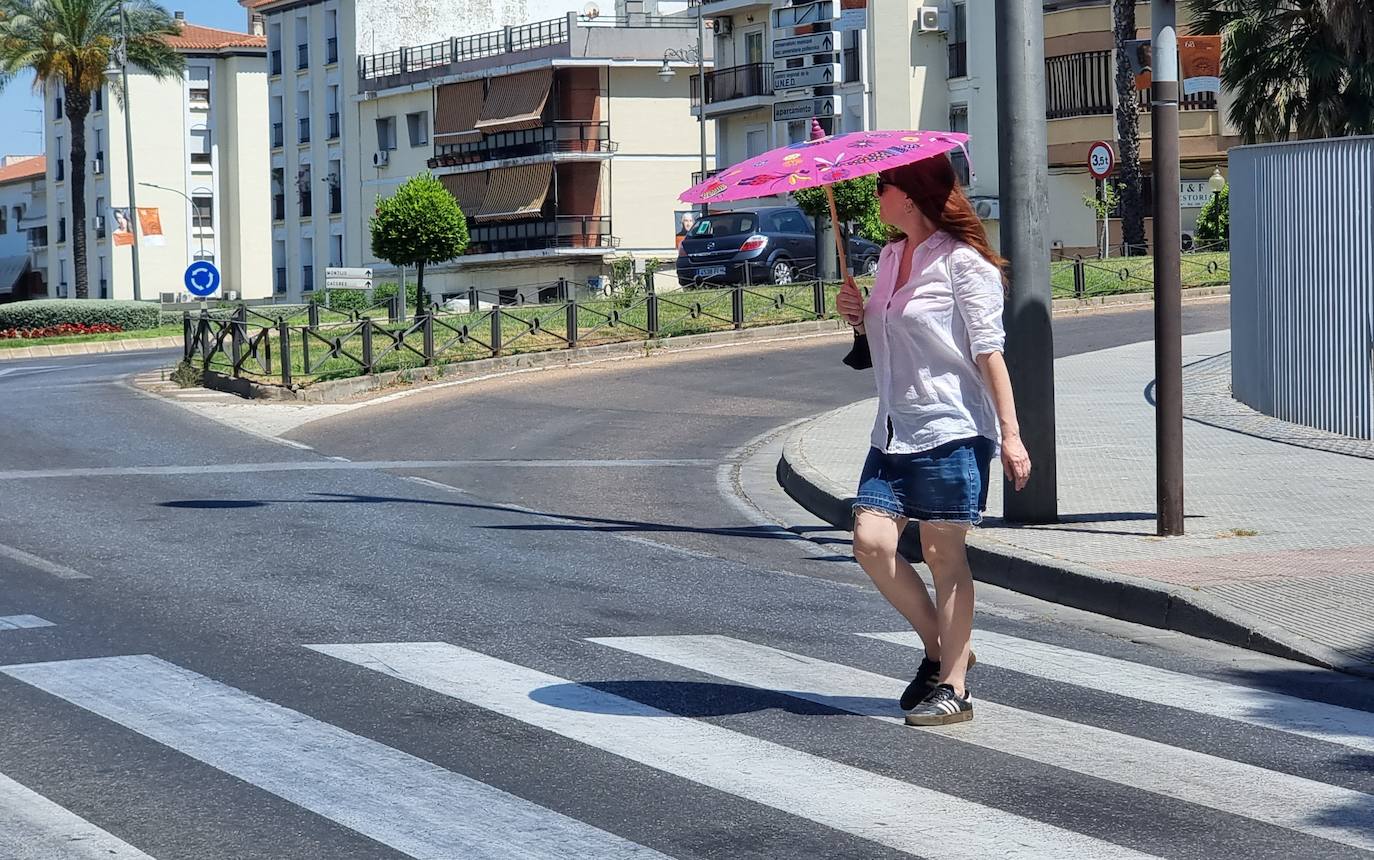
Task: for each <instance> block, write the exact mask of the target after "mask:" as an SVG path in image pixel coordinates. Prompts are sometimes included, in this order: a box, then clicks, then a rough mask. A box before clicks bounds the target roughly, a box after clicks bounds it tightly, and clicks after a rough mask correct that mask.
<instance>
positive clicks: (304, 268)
mask: <svg viewBox="0 0 1374 860" xmlns="http://www.w3.org/2000/svg"><path fill="white" fill-rule="evenodd" d="M314 289H315V240H314V239H311V238H309V237H302V239H301V290H303V291H304V292H307V293H308V292H310V291H312V290H314Z"/></svg>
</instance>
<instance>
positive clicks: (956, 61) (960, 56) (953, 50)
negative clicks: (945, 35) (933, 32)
mask: <svg viewBox="0 0 1374 860" xmlns="http://www.w3.org/2000/svg"><path fill="white" fill-rule="evenodd" d="M949 76H950V77H951V78H965V77H968V42H950V43H949Z"/></svg>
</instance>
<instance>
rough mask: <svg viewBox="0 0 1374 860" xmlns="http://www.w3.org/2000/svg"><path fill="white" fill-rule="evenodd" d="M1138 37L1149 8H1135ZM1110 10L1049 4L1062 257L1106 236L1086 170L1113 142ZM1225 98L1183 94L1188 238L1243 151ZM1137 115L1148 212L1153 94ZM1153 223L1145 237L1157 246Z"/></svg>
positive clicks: (1051, 136) (1054, 184)
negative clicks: (1213, 187)
mask: <svg viewBox="0 0 1374 860" xmlns="http://www.w3.org/2000/svg"><path fill="white" fill-rule="evenodd" d="M1136 25H1137V28H1138V32H1137V38H1140V39H1148V38H1149V37H1150V4H1149V3H1139V4H1137V5H1136ZM1114 45H1115V41H1114V37H1113V33H1112V7H1111V4H1110V3H1109V2H1107V0H1098V2H1084V0H1055V2H1047V3H1046V4H1045V85H1046V102H1047V104H1046V117H1047V119H1048V123H1049V125H1048V132H1047V137H1048V143H1049V165H1050V183H1049V187H1050V211H1051V213H1053V214H1054V217H1053V218H1051V221H1050V223H1051V230H1050V239H1051V241H1052V243H1053V245H1054V247H1055V248H1056V250H1058V251H1060V252H1062V253H1064V254H1075V253H1083V254H1091V253H1094V251H1095V248H1096V237H1097V235H1098V232H1099V231H1100V230H1101V227H1100V226H1099V224H1097V223H1095V222H1094V217H1095V216H1094V215H1093V214H1092V212H1091V210H1089V209H1088V208H1087V207H1086V206H1085V205H1084V203H1083V197H1084V196H1085V195H1087V196H1093V195H1095V194H1096V189H1095V182H1094V180H1093V178H1092V177H1091V176H1090V175H1089V173H1088V168H1087V164H1086V160H1087V153H1088V148H1089V147H1090V146H1091V145H1092V144H1093V142H1095V141H1098V140H1106V141H1115V140H1116V104H1117V97H1116V85H1115V78H1114V76H1115V69H1116V59H1115V50H1114ZM1232 99H1233V96H1232V94H1230V93H1227V92H1224V91H1223V92H1199V93H1196V94H1193V95H1182V96H1181V97H1180V101H1179V162H1180V178H1181V181H1182V188H1181V189H1180V202H1181V213H1180V214H1181V216H1182V228H1183V233H1184V236H1185V237H1191V235H1192V233H1193V231H1194V229H1195V228H1196V225H1197V218H1198V214H1199V213H1200V212H1201V211H1202V206H1203V205H1205V204H1206V202H1207V200H1208V199H1210V197H1211V192H1210V190H1208V188H1207V180H1208V179H1209V178H1210V177H1211V176H1212V174H1213V172H1214V171H1217V170H1220V171H1221V173H1222V174H1223V175H1225V174H1226V173H1227V168H1226V163H1227V158H1226V153H1227V151H1228V150H1229V149H1230V148H1231V147H1233V146H1238V145H1239V144H1240V137H1239V134H1238V132H1237V130H1236V128H1235V127H1234V126H1233V125H1232V124H1231V123H1230V121H1229V119H1228V118H1227V117H1228V111H1229V110H1230V107H1231V102H1232ZM1136 104H1137V109H1138V110H1139V111H1140V160H1141V171H1142V173H1143V178H1144V192H1145V205H1146V211H1150V210H1151V209H1152V208H1153V206H1154V182H1153V164H1152V159H1151V156H1152V154H1153V147H1152V146H1151V142H1150V130H1151V117H1150V99H1149V91H1148V90H1141V91H1139V92H1138V93H1137V96H1136ZM1151 221H1152V219H1147V223H1146V230H1145V232H1146V237H1147V239H1148V241H1150V242H1153V241H1154V239H1153V232H1152V231H1153V227H1152V223H1151ZM1110 230H1111V244H1113V245H1119V244H1120V242H1121V222H1120V220H1119V219H1117V218H1112V219H1111V221H1110Z"/></svg>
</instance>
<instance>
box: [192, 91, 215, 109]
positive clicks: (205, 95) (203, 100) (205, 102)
mask: <svg viewBox="0 0 1374 860" xmlns="http://www.w3.org/2000/svg"><path fill="white" fill-rule="evenodd" d="M188 97H189V98H190V100H191V107H193V108H208V107H209V106H210V90H209V88H207V87H191V91H190V93H189V95H188Z"/></svg>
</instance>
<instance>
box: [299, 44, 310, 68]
mask: <svg viewBox="0 0 1374 860" xmlns="http://www.w3.org/2000/svg"><path fill="white" fill-rule="evenodd" d="M308 68H310V46H309V45H297V46H296V70H297V71H299V70H301V69H308Z"/></svg>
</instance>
